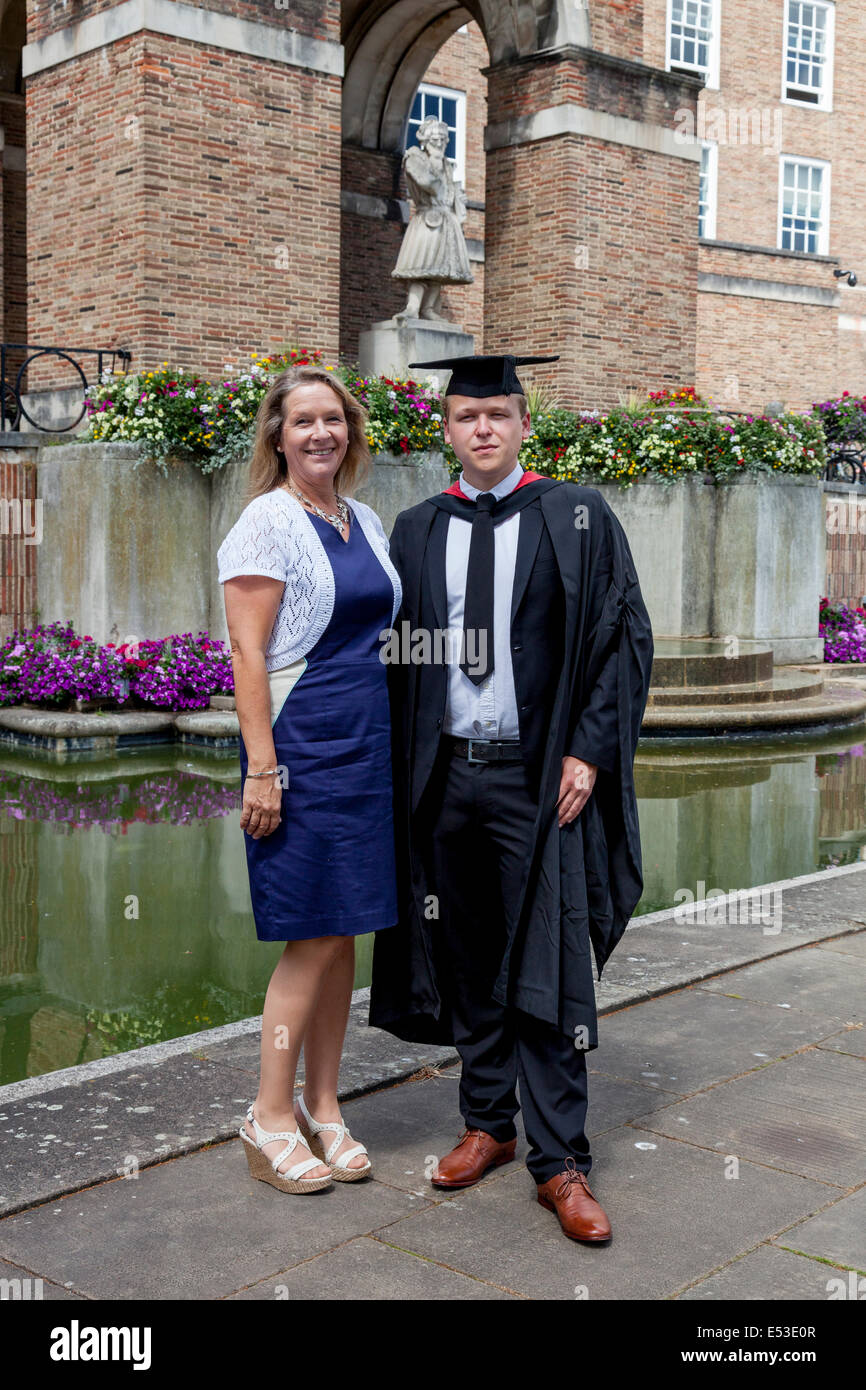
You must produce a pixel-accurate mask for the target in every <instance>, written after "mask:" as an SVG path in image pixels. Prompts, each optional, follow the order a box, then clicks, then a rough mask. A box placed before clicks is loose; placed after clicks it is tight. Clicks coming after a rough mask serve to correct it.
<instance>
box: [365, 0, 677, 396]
mask: <svg viewBox="0 0 866 1390" xmlns="http://www.w3.org/2000/svg"><path fill="white" fill-rule="evenodd" d="M469 18H471V19H473V20H475V22H476V23H477V24H478V26H479V28H480V29H481V32H482V34H483V35H484V39H485V41H486V44H487V49H488V53H489V62H488V66H487V68H486V69H485V72H486V76H487V79H488V112H487V126H486V130H485V135H484V147H485V152H486V193H485V199H484V201H485V236H484V305H483V349H484V350H485V351H488V352H490V351H493V352H495V351H506V350H515V349H516V350H518V351H520V350H527V351H528V350H533V351H551V352H553V351H558V352H559V353H560V354H561V361H560V363H559V364H558V365H557V367H556V368H552V369H547V368H544V369H542V370H541V371H540V372H539V374H538V379H539V380H545V379H547V380H549V381H550V382H551V384H555V387H556V390H557V393H558V394H559V395H560V398H561V399H562V400H563V401H564V403H567V404H570V405H573V406H578V405H579V406H596V405H598V406H609V405H612V404H615V403H616V401H617V400H618V398H619V397H620V395H621V394H622V393H624V392H628V391H632V390H636V391H642V390H647V389H655V388H656V387H658V386H659V385H665V384H668V383H670V382H676V383H678V384H683V383H684V382H688V381H690V380H692V379H693V378H694V374H695V365H696V364H695V349H696V320H697V204H698V177H699V161H700V152H699V149H698V148H697V147H696V145H694V144H688V143H686V142H684V141H682V140H681V139H680V138H679V137H678V129H677V125H678V120H679V118H681V116H682V113H683V111H684V110H685V111H692V112H694V111H695V110H696V106H697V97H698V91H699V89H700V83H699V82H698V81H696V80H695V79H693V78H690V77H684V76H683V75H682V74H677V73H670V72H666V71H663V70H661V69H659V68H657V67H655V66H653V65H652V64H650V63H647V62H646V61H645V48H644V42H645V41H644V36H643V4H642V3H641V0H636V3H635V4H634V5H633V6H628V7H623V8H620V7H617V8H616V9H615V10H614V9H613V7H609V6H604V5H600V4H599V5H593V7H592V10H591V9H590V3H589V0H580V3H575V2H574V0H343V5H342V30H343V32H342V37H343V45H344V51H345V80H344V87H343V117H342V125H343V190H344V192H343V204H342V206H343V244H344V262H343V270H344V283H345V276H346V256H347V254H348V257H349V261H350V262H351V264H353V265H354V266H355V267H356V268H357V264H358V260H359V258H361V257H363V255H364V245H365V242H366V244H367V245H372V244H373V243H374V241H375V238H374V236H373V234H372V233H373V225H374V224H373V222H372V217H373V216H374V215H375V210H378V215H379V216H380V218H381V219H385V218H390V222H389V223H388V226H389V232H390V243H391V245H390V247H389V250H388V254H387V256H385V255H384V253H383V252H382V251H381V246H382V244H383V239H382V235H381V227H382V222H381V221H380V224H379V229H378V230H379V241H378V243H377V245H378V246H379V261H378V262H377V263H375V264H374V263H373V262H372V261H371V264H370V273H369V276H368V280H367V285H368V288H369V292H370V309H371V312H370V315H369V321H370V322H372V321H374V318H375V317H378V318H385V317H388V316H389V315H390V314H391V313H393V312H394V306H392V305H391V304H390V303H389V304H388V305H387V308H385V306H384V305H383V302H382V300H383V295H382V293H381V287H382V286H383V284H386V283H387V276H389V274H390V268H391V266H393V264H394V259H395V257H396V249H397V247H398V245H399V237H400V235H402V226H401V224H400V212H399V204H398V200H399V198H400V197H401V190H400V185H399V174H400V152H401V150H402V146H403V132H404V130H405V123H406V118H407V113H408V111H409V107H410V103H411V101H412V98H413V94H414V92H415V89H416V87H417V84H418V81H419V80H420V78H421V77H422V75H423V73H424V71H425V69H426V67H427V64H428V63H429V62H430V60H431V58H432V56H433V54H434V53H435V52H436V51H437V49H438V48H439V47H440V46H441V45H442V44H443V43H444V42H445V41H446V40H448V38H449V37H450V35H451V34H453V33H454V32H455V30H456V29H457V28H458V27H459V26H460V25H462V24H464V23H465V22H466V21H467V19H469ZM365 200H366V202H365ZM350 204H351V207H350ZM363 210H366V213H367V220H366V222H364V221H363V220H362V218H361V217H356V218H355V222H354V225H352V227H351V231H350V234H349V235H347V219H349V218H351V217H355V213H356V212H358V211H363ZM386 260H387V261H388V262H389V264H388V266H387V269H386V268H385V266H384V262H385V261H386ZM361 278H362V279H363V277H361ZM356 279H357V277H356ZM356 291H357V283H356ZM377 296H378V297H377ZM384 297H386V296H384ZM392 297H393V296H392ZM383 308H385V312H382V309H383Z"/></svg>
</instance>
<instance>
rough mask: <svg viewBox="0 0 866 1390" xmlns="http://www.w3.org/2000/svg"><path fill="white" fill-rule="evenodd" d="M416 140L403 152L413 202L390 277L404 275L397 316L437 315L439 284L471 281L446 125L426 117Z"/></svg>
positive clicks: (463, 209)
mask: <svg viewBox="0 0 866 1390" xmlns="http://www.w3.org/2000/svg"><path fill="white" fill-rule="evenodd" d="M415 138H416V139H417V141H418V144H417V145H410V147H409V149H408V150H407V151H406V153H405V154H404V156H403V169H404V171H405V174H406V183H407V185H408V188H409V193H410V195H411V197H412V200H413V202H414V203H415V211H414V213H413V214H412V217H411V220H410V222H409V226H408V227H407V228H406V235H405V236H404V238H403V243H402V245H401V247H400V254H399V255H398V257H397V264H396V265H395V267H394V269H393V270H392V271H391V275H392V278H393V279H395V280H408V282H409V297H408V299H407V301H406V307H405V309H402V310H401V311H400V313H399V314H397V315H395V317H396V318H398V319H403V318H418V317H420V318H422V319H438V318H439V317H440V298H441V294H442V286H443V285H468V284H471V282H472V280H473V278H474V277H473V275H472V271H471V269H470V266H469V256H468V254H467V251H466V242H465V240H464V238H463V230H462V227H461V223H462V222H464V221H465V220H466V199H465V197H464V195H463V188H462V186H461V185H460V184H459V183H457V182H455V180H454V175H453V174H452V172H451V164H450V161H449V160H448V159H446V157H445V149H446V147H447V145H448V127H447V125H445V122H444V121H439V120H437V119H436V117H435V116H427V117H426V119H425V120H423V121H422V122H421V124H420V125H419V127H418V134H417V136H416V137H415Z"/></svg>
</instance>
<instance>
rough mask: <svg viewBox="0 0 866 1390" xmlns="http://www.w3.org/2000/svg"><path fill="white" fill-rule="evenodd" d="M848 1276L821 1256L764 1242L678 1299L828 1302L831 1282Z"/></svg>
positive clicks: (696, 1300)
mask: <svg viewBox="0 0 866 1390" xmlns="http://www.w3.org/2000/svg"><path fill="white" fill-rule="evenodd" d="M844 1277H845V1276H844V1274H843V1273H842V1271H841V1270H838V1269H832V1268H831V1267H830V1266H829V1265H825V1264H823V1263H822V1262H821V1261H820V1260H810V1259H807V1258H806V1257H805V1256H803V1255H793V1254H791V1253H790V1252H789V1251H788V1250H781V1249H779V1248H778V1246H776V1245H762V1246H760V1247H759V1249H757V1250H752V1251H750V1253H749V1254H748V1255H743V1256H741V1257H740V1258H739V1259H737V1260H734V1261H733V1262H732V1263H731V1264H729V1265H725V1267H724V1269H720V1270H717V1271H716V1272H715V1273H714V1274H710V1275H709V1276H708V1277H707V1278H706V1279H702V1280H701V1281H700V1283H699V1284H695V1285H694V1286H693V1287H692V1288H690V1289H686V1290H685V1291H684V1292H683V1293H681V1294H678V1295H677V1302H679V1303H709V1302H716V1303H721V1302H724V1303H727V1302H729V1301H731V1300H734V1299H740V1298H742V1299H745V1300H746V1301H747V1302H775V1301H781V1300H791V1301H793V1300H797V1301H799V1300H800V1299H803V1300H805V1301H807V1302H808V1301H811V1302H814V1303H826V1302H827V1299H828V1298H829V1296H830V1290H829V1289H828V1287H827V1285H828V1283H829V1282H830V1281H831V1280H833V1279H839V1278H844Z"/></svg>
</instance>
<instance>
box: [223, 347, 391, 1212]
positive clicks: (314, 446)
mask: <svg viewBox="0 0 866 1390" xmlns="http://www.w3.org/2000/svg"><path fill="white" fill-rule="evenodd" d="M365 418H366V417H365V414H364V410H363V408H362V406H361V405H360V404H359V402H358V401H356V400H355V399H354V397H353V396H351V395H350V393H349V392H348V391H347V390H346V388H345V386H344V385H343V383H342V382H341V381H339V380H338V379H337V378H335V377H334V376H333V375H332V374H331V373H330V372H329V371H327V370H325V369H324V368H321V367H317V366H304V367H296V368H292V369H290V370H289V371H287V372H283V373H281V375H280V376H278V377H277V378H276V380H275V381H274V382H273V384H272V385H271V386H270V388H269V390H268V392H267V394H266V395H265V397H264V399H263V401H262V403H261V406H260V407H259V412H258V417H257V422H256V437H255V444H254V449H253V456H252V461H251V465H250V495H251V499H252V500H251V501H250V502H249V504H248V505H247V507H246V508H245V509H244V511H243V513H242V514H241V517H240V519H239V520H238V522H237V523H236V524H235V526H233V527H232V529H231V531H230V532H229V534H228V535H227V536H226V538H225V540H224V541H223V543H222V545H221V546H220V548H219V552H218V563H219V579H220V583H221V584H223V585H224V589H223V593H224V597H225V608H226V619H227V622H228V629H229V638H230V643H231V652H232V666H233V669H234V680H235V698H236V702H237V711H238V720H239V723H240V731H241V742H240V761H241V775H242V778H243V806H242V811H241V822H240V823H241V828H242V829H243V830H244V832H245V845H246V853H247V866H248V870H249V879H250V894H251V897H252V905H253V914H254V917H255V923H256V933H257V936H258V938H259V940H260V941H285V943H286V946H285V949H284V950H283V953H282V956H281V957H280V960H279V962H278V964H277V967H276V969H275V970H274V973H273V976H272V978H271V982H270V984H269V986H268V991H267V995H266V996H265V1003H264V1010H263V1014H262V1049H261V1078H260V1082H259V1090H258V1094H257V1096H256V1099H255V1101H254V1103H253V1104H252V1105H251V1106H250V1108H249V1110H248V1112H247V1120H246V1123H245V1124H244V1125H243V1126H242V1128H241V1131H240V1134H241V1138H242V1139H243V1140H244V1141H245V1142H244V1147H245V1151H246V1154H247V1159H248V1162H249V1166H250V1172H251V1173H252V1174H253V1176H254V1177H256V1178H261V1179H262V1180H263V1181H265V1182H268V1183H271V1184H272V1185H273V1186H274V1187H277V1188H279V1189H280V1191H283V1192H295V1193H300V1192H314V1191H318V1190H319V1189H320V1188H323V1187H329V1186H330V1185H331V1180H332V1178H336V1179H338V1180H339V1181H342V1182H354V1181H357V1180H358V1179H359V1178H363V1177H365V1176H366V1175H367V1174H369V1173H370V1171H371V1164H370V1161H369V1158H368V1157H367V1150H366V1149H365V1148H364V1145H363V1144H358V1143H356V1142H355V1141H354V1140H353V1139H352V1136H351V1135H350V1134H349V1132H348V1130H347V1129H346V1127H345V1126H344V1124H343V1122H342V1119H341V1117H340V1107H339V1104H338V1101H337V1077H338V1072H339V1066H340V1054H341V1052H342V1047H343V1039H344V1036H345V1031H346V1023H347V1020H348V1015H349V1005H350V1002H351V997H352V985H353V981H354V973H355V936H356V935H358V934H360V933H362V932H371V931H377V930H379V929H380V928H386V927H390V926H392V925H393V924H394V923H395V922H396V921H397V904H396V890H395V868H394V845H393V822H392V809H391V763H390V722H389V712H388V696H387V687H386V671H385V666H384V665H383V663H382V662H381V660H380V659H379V651H380V641H379V636H380V633H381V632H382V631H383V630H384V629H386V628H389V627H390V626H391V624H392V623H393V621H394V617H395V615H396V613H397V609H398V607H399V604H400V598H401V594H400V580H399V578H398V576H397V572H396V570H395V569H394V567H393V565H392V564H391V563H390V561H389V559H388V543H387V541H386V539H385V532H384V530H383V529H382V524H381V522H380V521H379V518H378V517H377V516H376V514H375V512H373V511H372V510H371V508H370V507H368V506H366V505H365V504H364V503H363V502H357V501H355V500H354V499H353V498H351V497H343V496H341V494H342V492H343V491H344V490H346V491H349V490H350V489H351V488H352V486H353V485H354V483H355V482H356V481H358V480H359V479H360V478H361V477H362V475H363V473H364V472H365V471H366V469H367V468H368V467H369V450H368V448H367V440H366V434H365ZM302 1045H303V1048H304V1070H305V1081H304V1090H303V1094H302V1095H301V1096H299V1097H298V1098H297V1100H296V1101H295V1105H294V1109H293V1106H292V1098H293V1095H294V1085H295V1072H296V1068H297V1064H298V1056H299V1054H300V1050H301V1046H302ZM325 1141H327V1142H325Z"/></svg>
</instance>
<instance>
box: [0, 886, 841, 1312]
mask: <svg viewBox="0 0 866 1390" xmlns="http://www.w3.org/2000/svg"><path fill="white" fill-rule="evenodd" d="M779 891H780V893H781V902H782V918H781V930H779V931H778V934H772V933H770V934H764V932H763V931H762V929H761V928H760V927H756V926H755V925H744V924H742V923H741V924H733V923H732V924H728V925H716V926H709V925H703V926H701V925H700V922H699V920H698V921H696V922H695V923H694V924H690V925H689V926H688V928H684V926H683V925H682V923H681V919H679V918H677V917H676V916H675V915H674V914H673V913H670V912H668V913H655V914H653V915H652V917H651V918H638V919H636V920H635V921H634V922H633V923H632V925H631V926H630V928H629V931H628V933H627V934H626V937H625V939H624V940H623V942H622V943H620V945H619V947H618V948H617V951H616V952H615V953H614V956H613V957H612V959H611V963H610V966H609V967H608V969H606V971H605V977H604V982H603V983H602V984H601V985H600V986H599V1006H600V1009H602V1011H603V1012H604V1013H605V1016H604V1017H603V1018H602V1021H601V1025H600V1046H599V1048H598V1049H597V1050H596V1051H594V1052H593V1053H592V1054H591V1055H590V1058H589V1065H590V1112H589V1126H588V1128H589V1133H590V1138H591V1141H592V1151H593V1157H594V1168H593V1173H592V1176H591V1184H592V1187H593V1190H594V1192H595V1194H596V1196H597V1197H598V1198H599V1200H600V1201H601V1202H602V1204H603V1205H604V1206H605V1208H606V1210H607V1212H608V1214H609V1216H610V1218H611V1222H612V1225H613V1240H612V1242H611V1244H610V1245H609V1246H608V1247H600V1248H593V1247H591V1246H583V1245H579V1244H576V1243H574V1242H571V1241H568V1240H566V1238H565V1237H564V1236H562V1234H561V1233H560V1230H559V1226H558V1223H557V1221H556V1218H555V1216H553V1215H552V1214H551V1213H549V1212H547V1211H545V1210H544V1209H543V1208H541V1207H540V1206H539V1205H538V1203H537V1202H536V1201H535V1188H534V1184H533V1182H532V1179H531V1178H530V1176H529V1174H528V1173H527V1171H526V1168H525V1166H524V1164H523V1157H524V1155H525V1152H526V1146H525V1141H524V1139H523V1135H522V1132H521V1134H520V1140H519V1146H518V1151H517V1156H516V1159H515V1161H514V1162H513V1163H511V1164H509V1165H507V1166H506V1167H504V1168H500V1169H498V1170H496V1171H495V1172H493V1173H491V1174H489V1175H488V1176H487V1177H486V1178H484V1180H483V1181H482V1182H481V1183H480V1184H478V1185H477V1186H476V1187H474V1188H472V1189H468V1190H466V1191H463V1192H461V1193H457V1194H454V1195H452V1196H449V1195H447V1194H445V1193H440V1192H437V1191H436V1190H435V1189H433V1188H432V1187H431V1186H430V1184H429V1182H428V1181H427V1178H426V1174H427V1173H428V1172H429V1171H430V1170H431V1168H432V1166H433V1164H434V1163H435V1160H436V1158H437V1157H438V1156H439V1155H441V1154H443V1153H445V1152H446V1151H447V1150H448V1149H449V1148H451V1146H452V1144H453V1142H454V1140H455V1138H456V1136H457V1134H458V1132H459V1130H460V1127H461V1125H460V1120H459V1115H458V1111H457V1083H458V1077H459V1068H458V1065H457V1063H456V1061H455V1060H454V1054H453V1053H452V1052H451V1051H450V1050H449V1049H439V1050H438V1052H437V1050H436V1049H430V1048H428V1049H426V1050H425V1049H423V1048H420V1047H419V1048H416V1047H413V1046H408V1045H406V1044H403V1043H399V1042H398V1041H397V1040H395V1039H390V1038H388V1037H387V1035H384V1034H380V1033H378V1032H377V1030H372V1029H368V1028H365V1027H364V1019H363V1016H364V1012H365V1001H364V998H363V993H362V994H361V997H359V999H358V1001H357V1003H356V1006H355V1010H354V1014H355V1017H354V1019H353V1026H352V1029H351V1030H350V1035H349V1040H348V1043H347V1052H346V1067H345V1069H344V1077H343V1086H342V1090H343V1094H344V1095H354V1097H355V1098H354V1099H348V1100H346V1101H345V1103H344V1116H345V1119H346V1121H347V1123H348V1124H349V1125H350V1127H351V1129H352V1132H353V1133H354V1134H355V1135H356V1136H358V1137H359V1138H361V1139H363V1141H364V1142H365V1143H366V1144H367V1146H368V1148H369V1150H370V1153H371V1156H372V1159H373V1164H374V1176H373V1178H372V1179H370V1180H368V1181H365V1182H363V1183H358V1184H337V1185H335V1186H334V1187H333V1188H332V1189H331V1190H329V1191H325V1192H323V1193H319V1194H316V1195H313V1196H310V1197H307V1198H301V1197H295V1196H288V1195H284V1194H282V1193H278V1192H277V1191H275V1190H274V1189H273V1188H270V1187H267V1186H266V1185H265V1184H263V1183H257V1182H254V1181H253V1180H252V1179H251V1178H250V1177H249V1173H248V1169H247V1165H246V1161H245V1157H244V1155H243V1153H242V1152H241V1144H240V1140H239V1139H237V1138H236V1137H235V1138H227V1137H226V1136H227V1135H230V1134H232V1133H234V1134H236V1130H237V1125H238V1124H239V1123H240V1118H241V1116H242V1113H243V1109H244V1108H245V1106H246V1104H247V1103H248V1100H249V1099H250V1098H251V1097H252V1095H253V1094H254V1091H255V1072H256V1064H257V1039H256V1035H255V1023H256V1021H255V1020H250V1021H248V1023H247V1024H244V1025H233V1028H232V1029H229V1030H218V1032H219V1033H220V1034H225V1033H227V1032H228V1033H230V1034H231V1036H229V1037H224V1038H218V1037H216V1036H215V1035H214V1036H213V1037H211V1035H202V1036H200V1037H199V1038H198V1039H180V1040H177V1041H176V1042H175V1043H173V1044H163V1045H160V1047H158V1048H156V1049H150V1048H148V1049H142V1050H141V1053H140V1054H128V1055H127V1056H125V1057H121V1058H109V1059H104V1061H103V1062H100V1063H91V1064H89V1066H88V1067H84V1068H75V1069H71V1070H70V1072H67V1073H55V1074H54V1075H53V1076H51V1077H48V1078H34V1079H33V1080H31V1081H26V1082H22V1083H18V1085H17V1086H7V1087H5V1088H3V1089H2V1090H0V1188H2V1193H0V1196H2V1202H3V1209H5V1210H6V1211H7V1212H10V1213H11V1214H9V1215H7V1216H6V1217H5V1219H3V1220H0V1279H16V1278H20V1279H25V1278H28V1277H29V1278H34V1277H38V1278H41V1279H42V1280H43V1291H44V1297H45V1298H46V1299H58V1300H91V1299H109V1298H110V1299H139V1298H140V1299H153V1300H169V1299H188V1300H218V1299H244V1300H249V1299H253V1300H255V1299H261V1300H271V1301H273V1300H274V1299H275V1298H286V1297H287V1298H289V1299H298V1298H302V1299H321V1300H327V1299H348V1300H356V1299H386V1300H397V1299H399V1300H425V1299H429V1300H450V1299H460V1300H463V1299H469V1300H479V1299H481V1300H508V1299H519V1300H526V1299H534V1300H566V1299H568V1300H574V1299H575V1298H579V1297H588V1298H590V1299H592V1300H613V1299H632V1300H650V1301H652V1300H670V1299H674V1300H686V1301H697V1300H707V1301H710V1300H731V1299H753V1300H799V1299H805V1300H811V1301H815V1302H824V1301H827V1300H828V1299H830V1297H831V1294H833V1293H834V1291H835V1296H836V1297H837V1298H839V1297H846V1298H850V1297H856V1296H857V1294H856V1291H857V1290H858V1289H859V1291H860V1296H861V1297H862V1294H863V1292H864V1291H866V1284H858V1280H860V1279H861V1278H862V1277H863V1276H864V1273H866V1087H864V1085H863V1079H864V1076H866V1029H864V1027H863V1018H864V999H866V864H858V865H853V866H848V867H846V868H842V869H836V870H830V871H828V872H827V873H824V874H814V875H806V876H804V877H803V878H802V879H796V880H791V881H789V882H788V883H787V884H786V885H782V886H781V887H780V890H779ZM678 942H679V943H680V944H679V946H677V943H678ZM618 956H619V961H618V962H617V957H618ZM614 962H617V965H616V970H615V969H614ZM609 972H610V979H608V973H609ZM209 1038H210V1039H211V1041H210V1042H209V1041H208V1040H209ZM79 1073H80V1074H79ZM407 1073H408V1075H407ZM63 1194H65V1195H63ZM833 1280H837V1281H840V1282H839V1283H838V1284H836V1285H834V1284H832V1282H831V1281H833ZM840 1290H841V1291H840Z"/></svg>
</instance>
